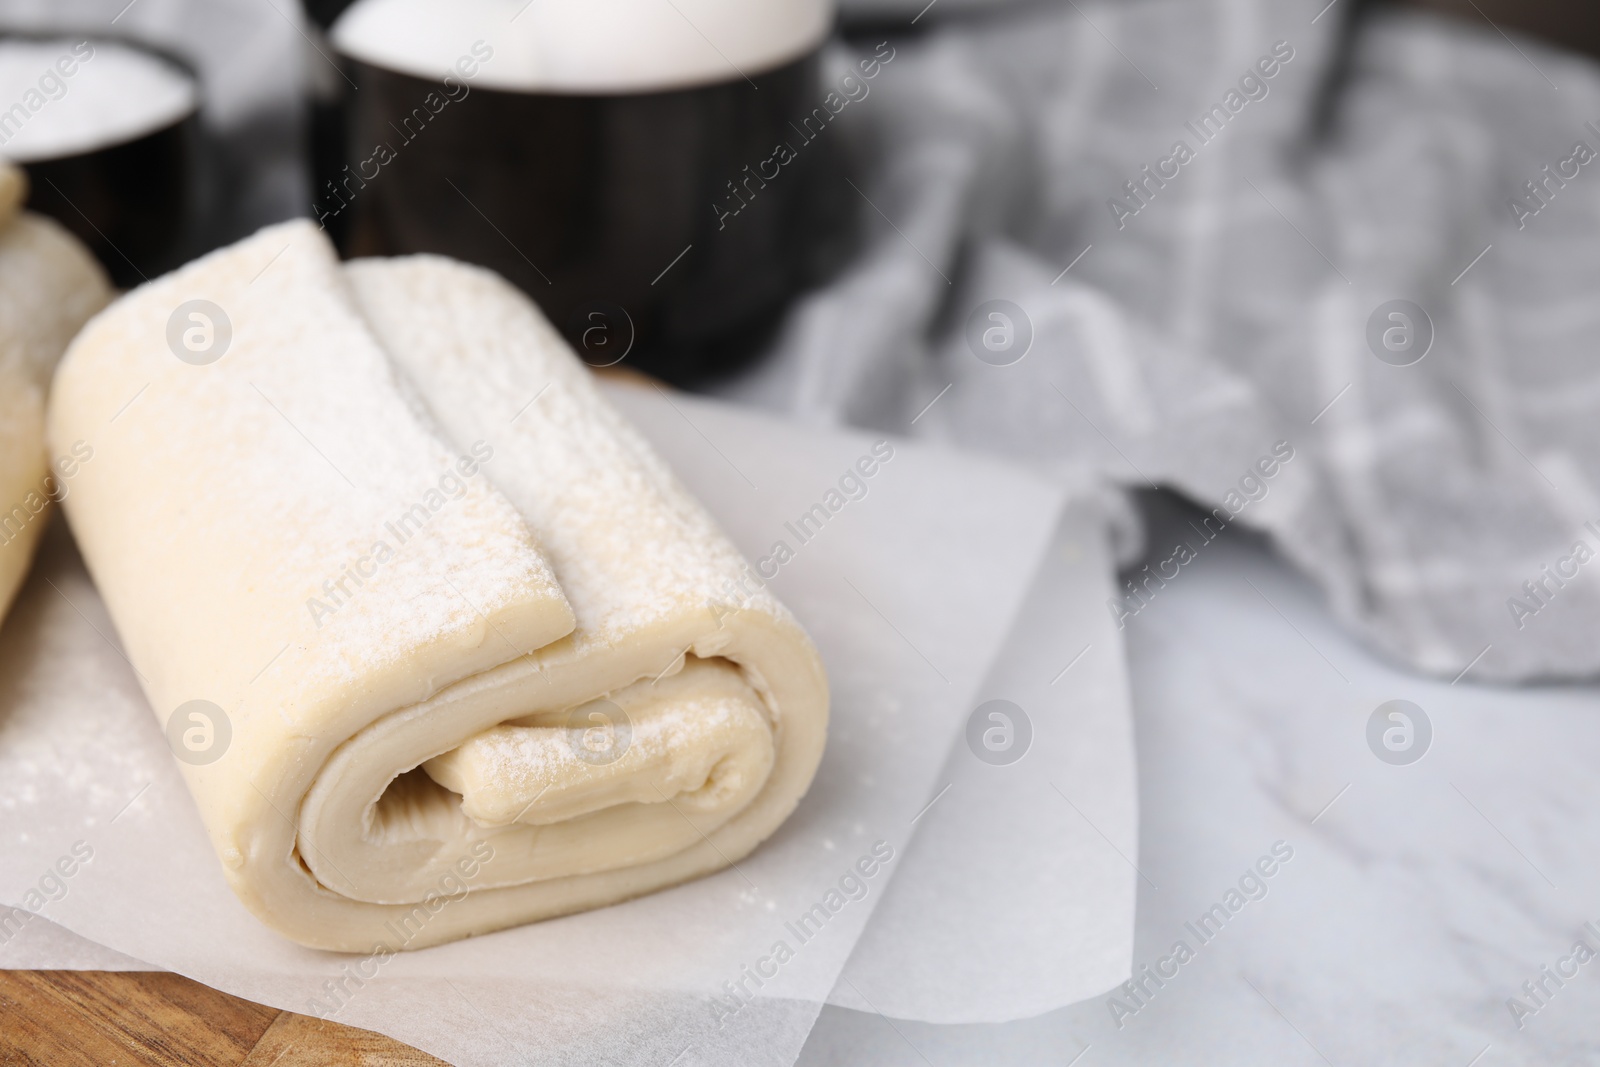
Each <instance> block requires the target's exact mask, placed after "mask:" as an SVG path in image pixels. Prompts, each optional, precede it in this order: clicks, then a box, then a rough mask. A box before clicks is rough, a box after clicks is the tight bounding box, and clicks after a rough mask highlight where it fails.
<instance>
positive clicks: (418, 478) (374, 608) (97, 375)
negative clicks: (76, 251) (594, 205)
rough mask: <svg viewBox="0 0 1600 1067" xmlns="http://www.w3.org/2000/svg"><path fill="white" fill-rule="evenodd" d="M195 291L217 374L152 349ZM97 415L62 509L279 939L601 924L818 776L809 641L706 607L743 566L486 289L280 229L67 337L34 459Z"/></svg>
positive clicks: (496, 288)
mask: <svg viewBox="0 0 1600 1067" xmlns="http://www.w3.org/2000/svg"><path fill="white" fill-rule="evenodd" d="M192 300H206V301H210V302H211V303H212V304H214V305H215V306H216V307H217V308H220V309H222V312H223V314H224V315H225V317H226V319H227V321H228V323H229V326H230V327H231V340H230V342H229V345H228V348H227V350H226V352H225V353H224V354H223V355H222V357H221V358H220V359H217V360H216V361H215V362H212V363H209V364H207V365H198V366H197V365H193V364H191V363H188V362H184V361H183V360H180V359H178V358H176V356H175V355H174V353H173V351H172V349H171V347H170V346H169V343H168V322H169V319H170V318H171V317H172V315H173V313H174V311H175V309H178V308H179V307H180V306H181V305H185V304H186V302H188V301H192ZM130 398H136V399H135V400H134V401H133V402H132V403H131V404H130V403H129V400H130ZM119 410H122V414H120V415H118V417H117V419H116V421H115V423H114V424H112V426H111V429H110V431H109V432H107V433H106V434H104V435H103V436H104V443H103V444H102V445H97V450H96V454H95V460H94V462H93V463H92V464H88V465H86V466H85V467H84V469H83V471H82V472H81V474H80V476H79V478H78V480H77V482H76V483H75V484H74V486H73V490H72V492H71V494H70V495H69V497H68V498H67V500H66V509H67V513H68V517H69V518H70V520H71V523H72V527H73V531H74V533H75V534H76V536H77V538H78V541H79V544H80V546H81V547H82V549H83V552H84V556H85V559H86V560H87V562H88V564H89V567H90V570H91V572H92V573H93V575H94V578H95V580H96V583H97V584H98V586H99V588H100V590H101V592H102V594H103V595H104V597H105V599H106V603H107V606H108V608H109V609H110V612H111V615H112V618H113V620H114V621H115V623H116V626H117V630H118V633H119V635H120V636H121V639H122V642H123V645H124V647H125V648H126V650H127V653H128V656H129V658H130V660H131V661H132V663H133V665H134V667H135V668H136V669H137V671H138V672H139V674H140V677H141V682H142V684H143V685H144V688H145V691H146V693H147V695H148V696H149V698H150V702H151V705H152V707H153V709H154V711H155V714H156V716H157V717H158V719H159V720H160V721H161V722H162V724H163V725H164V726H165V725H166V723H167V721H168V718H169V716H171V715H172V713H173V712H174V711H175V710H176V709H177V708H178V707H179V706H180V705H183V704H184V703H185V702H188V701H192V700H207V701H211V702H213V703H214V704H216V705H217V706H218V707H220V708H221V709H223V712H224V714H225V715H226V717H227V721H228V725H229V727H230V728H231V735H232V736H231V741H230V742H229V744H228V747H227V749H226V751H225V752H224V753H223V754H222V755H221V756H220V758H217V759H216V760H215V761H214V762H210V763H191V762H184V763H183V764H181V766H182V769H183V772H184V774H185V776H186V778H187V780H188V783H189V786H190V789H191V791H192V792H193V794H194V797H195V801H196V804H197V806H198V808H199V811H200V814H201V816H202V819H203V820H204V822H205V825H206V827H207V830H208V832H209V833H210V836H211V839H212V842H213V844H214V845H215V847H216V849H217V853H218V855H219V857H220V859H221V861H222V864H223V868H224V870H225V871H226V873H227V876H228V878H229V880H230V882H231V883H232V885H233V887H234V889H235V891H236V892H237V893H238V895H239V897H240V899H241V900H243V901H244V903H245V904H246V905H247V906H249V907H250V908H251V909H252V910H253V911H254V912H255V913H256V914H257V915H258V916H260V917H261V919H262V920H263V921H265V922H266V923H268V924H269V925H271V926H273V927H274V928H276V929H277V930H279V931H281V932H282V933H284V934H286V935H287V936H289V937H292V938H294V939H295V940H297V941H300V942H303V943H305V944H309V945H315V946H319V947H325V948H333V949H341V950H347V951H361V952H366V951H371V950H373V949H374V948H376V947H379V946H383V947H387V948H389V949H391V950H392V949H398V948H414V947H419V946H422V945H427V944H435V943H438V942H441V941H446V940H450V939H452V938H457V937H462V936H466V935H468V934H473V933H482V932H485V931H489V930H493V929H496V928H499V927H503V926H507V925H512V924H516V923H523V922H528V921H532V920H536V919H541V918H546V917H550V916H554V915H560V914H564V913H568V912H572V911H578V910H582V909H586V908H592V907H597V906H600V905H603V904H608V903H612V902H615V901H618V900H622V899H625V898H628V897H631V896H636V895H639V894H641V893H646V892H649V891H651V890H654V889H658V888H661V887H663V886H667V885H672V884H675V883H678V882H682V881H685V880H687V879H690V878H694V877H697V876H700V875H703V874H706V873H709V872H711V871H714V870H717V869H719V868H721V867H723V866H725V865H726V864H727V863H729V862H737V861H738V859H740V858H741V857H743V856H745V855H746V854H748V853H749V852H750V851H751V850H752V849H753V848H755V847H756V845H757V844H759V843H760V841H761V840H763V839H764V838H765V837H766V836H768V835H769V834H770V833H771V832H772V831H773V830H774V829H775V828H776V827H777V826H778V825H779V824H780V823H781V822H782V821H783V820H784V818H786V817H787V816H788V814H789V813H790V812H791V811H792V810H793V809H794V807H795V805H796V804H797V803H798V802H799V799H800V797H801V795H802V794H803V793H804V792H805V789H806V787H807V786H808V785H809V784H810V781H811V778H812V775H813V774H814V772H815V770H816V767H817V763H818V761H819V759H820V757H821V752H822V746H823V740H824V735H825V730H826V720H827V685H826V679H825V677H824V674H823V671H822V667H821V664H820V662H819V661H818V659H817V656H816V653H815V650H814V649H813V648H812V646H811V643H810V641H809V640H808V639H807V638H806V636H805V634H804V632H803V631H802V630H801V629H800V628H799V626H798V625H797V624H796V623H795V621H794V620H793V618H792V617H791V616H790V615H789V613H788V612H787V611H786V610H785V609H784V608H783V607H782V606H781V605H779V604H778V603H777V602H776V601H774V600H773V599H772V598H771V597H770V596H768V595H767V594H765V593H758V594H757V595H755V596H753V597H745V598H739V599H738V603H737V604H736V605H734V604H730V603H729V601H730V597H731V596H732V597H737V594H730V592H729V590H730V588H731V583H732V582H734V581H735V580H737V579H738V578H739V576H740V575H741V573H742V572H743V570H744V563H743V560H742V559H741V558H740V556H739V554H738V552H737V551H736V550H735V549H734V548H733V546H732V545H731V544H730V543H729V542H728V541H727V539H726V537H725V536H724V535H723V534H722V533H721V532H720V531H719V530H718V529H717V527H716V525H715V524H714V522H713V521H712V520H711V518H710V517H709V516H708V515H707V514H706V513H705V511H704V509H703V508H701V507H700V506H699V505H698V504H697V503H696V502H695V501H693V500H692V499H691V498H690V497H689V496H688V495H687V494H686V493H685V492H684V490H683V489H682V487H681V486H680V485H679V484H678V483H677V481H676V480H675V479H674V478H673V476H672V474H671V472H670V471H669V470H668V469H667V468H666V467H665V465H664V464H663V463H662V462H661V460H660V459H659V458H658V457H657V456H655V454H654V453H653V452H652V451H651V449H650V448H649V446H648V445H647V444H646V443H645V442H644V441H643V439H642V438H640V437H639V435H638V434H637V433H636V432H635V431H634V430H633V429H632V428H631V427H630V426H628V425H627V424H626V423H625V422H624V421H623V420H622V419H621V417H620V416H618V415H617V414H616V413H615V412H614V411H613V410H612V409H611V408H610V407H609V406H608V405H607V404H606V403H605V402H604V400H603V399H602V398H601V397H600V396H599V394H598V392H597V391H596V390H595V388H594V385H593V383H592V381H591V379H590V376H589V373H588V371H587V370H586V369H585V368H584V367H583V366H582V365H581V364H580V363H579V362H578V361H577V360H576V358H575V357H574V356H573V355H572V354H571V352H570V351H569V350H568V349H567V347H566V345H565V343H564V342H563V341H562V339H561V338H560V336H559V335H558V334H557V333H556V332H555V331H554V330H553V329H552V328H551V327H550V325H549V324H548V323H547V322H546V321H545V320H544V318H543V316H542V315H541V314H540V313H539V312H538V310H537V309H536V308H535V307H534V306H533V305H532V304H531V303H530V302H529V301H528V300H527V299H526V298H525V297H524V296H523V295H521V294H520V293H519V292H517V291H516V290H515V289H513V288H512V287H510V286H509V285H508V284H506V283H505V282H503V281H502V280H501V279H499V278H498V277H496V276H495V275H493V274H491V273H489V272H486V271H482V270H479V269H476V268H471V267H467V266H463V265H461V264H457V263H453V262H450V261H447V260H443V259H437V258H431V257H415V258H409V259H402V260H371V261H361V262H357V263H354V264H351V265H349V266H348V267H341V266H340V265H339V263H338V262H337V260H336V259H335V258H334V255H333V253H332V250H331V248H330V247H329V246H328V245H327V242H326V240H325V239H324V238H323V237H322V235H321V234H320V232H319V231H317V230H316V229H315V228H314V227H312V226H311V225H309V224H307V223H289V224H285V225H282V226H277V227H272V228H269V229H267V230H264V231H262V232H261V233H259V234H257V235H256V236H254V237H252V238H250V239H248V240H246V241H243V242H241V243H240V244H238V245H235V246H233V247H232V248H228V249H224V250H222V251H220V252H218V253H214V254H213V255H211V256H209V257H206V258H205V259H203V260H200V261H197V262H196V263H193V264H190V265H189V266H188V267H185V268H184V269H183V270H181V271H179V272H177V273H176V274H174V275H171V276H168V277H166V278H162V279H158V280H157V281H156V282H154V283H153V284H151V285H147V286H144V287H142V288H140V289H138V290H135V291H134V292H133V293H131V294H129V295H128V296H127V297H125V298H124V299H122V300H121V301H119V302H117V303H116V304H114V305H113V306H112V307H110V308H109V309H107V310H106V311H105V312H104V313H103V314H101V315H100V316H99V317H98V318H96V319H95V320H94V321H93V322H92V323H91V324H90V325H89V326H88V327H87V328H86V329H85V330H84V331H83V333H82V335H81V336H80V337H79V338H78V340H77V341H76V342H75V343H74V344H73V346H72V349H71V351H70V352H69V353H68V355H67V358H66V359H65V360H64V361H63V364H62V367H61V369H60V371H59V373H58V375H57V378H56V382H55V388H54V393H53V395H52V399H51V405H50V412H49V430H50V438H51V441H52V442H53V443H56V444H59V443H60V442H71V441H73V440H76V439H77V438H78V437H81V436H83V435H84V434H85V433H86V432H88V431H89V430H90V429H91V428H94V429H96V430H98V429H99V428H102V427H105V426H106V425H107V420H108V417H109V416H110V415H111V414H112V413H115V412H117V411H119ZM463 457H466V459H465V460H463ZM469 461H470V462H469ZM468 468H471V470H470V473H467V471H468ZM401 532H404V533H405V534H406V536H404V537H403V538H402V537H400V536H398V534H399V533H401ZM380 545H381V546H385V547H386V548H387V552H384V551H380V547H379V546H380ZM468 871H470V874H469V873H467V872H468ZM462 883H465V884H467V885H468V886H470V887H471V888H470V891H469V892H467V893H465V895H462V894H460V893H459V892H455V891H456V890H457V889H458V887H459V886H460V885H461V884H462ZM452 892H455V898H454V899H451V900H449V901H448V902H446V901H444V900H443V899H441V894H448V893H452Z"/></svg>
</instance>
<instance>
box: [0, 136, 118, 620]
mask: <svg viewBox="0 0 1600 1067" xmlns="http://www.w3.org/2000/svg"><path fill="white" fill-rule="evenodd" d="M25 191H26V182H25V181H24V180H23V176H22V172H21V171H19V170H16V169H15V168H13V167H10V166H7V165H6V164H5V163H3V162H0V619H4V618H5V613H6V610H7V608H9V607H10V605H11V600H12V598H13V597H14V596H15V595H16V592H17V588H18V587H19V586H21V584H22V580H23V578H24V577H25V576H26V575H27V573H28V565H29V564H30V563H31V562H32V560H33V552H34V548H35V546H36V545H37V544H38V541H39V535H40V533H41V532H43V530H44V527H45V525H46V524H47V523H48V522H49V506H50V504H51V503H52V502H53V501H55V500H57V499H59V498H60V497H61V496H62V494H63V493H66V492H68V491H70V489H71V476H72V475H75V474H76V473H77V468H78V465H79V464H80V463H82V462H83V461H84V459H85V457H86V455H90V454H92V447H93V446H92V445H89V444H88V442H81V443H80V442H78V441H76V440H74V441H68V442H67V448H66V450H64V451H63V452H61V453H59V454H58V458H57V460H56V461H54V462H52V461H51V460H50V459H49V457H47V456H46V454H45V440H44V412H45V390H46V386H47V385H48V384H49V381H50V374H51V372H52V371H53V370H54V369H55V365H56V361H57V360H58V359H60V358H61V353H62V352H64V351H66V348H67V343H68V342H69V341H71V340H72V335H73V334H75V333H77V332H78V328H79V327H80V326H82V325H83V324H84V322H85V321H87V320H88V318H89V316H90V315H93V314H94V313H95V312H96V311H98V310H100V309H101V308H102V307H104V306H105V303H106V301H107V300H109V299H110V298H111V287H110V285H109V283H108V282H107V281H106V277H105V273H104V272H103V271H102V270H101V269H100V265H99V264H98V263H96V262H95V261H94V258H93V257H92V256H91V255H90V254H89V252H88V250H87V249H85V248H84V247H83V246H82V245H81V244H79V243H78V241H77V239H76V238H74V237H73V236H72V235H71V234H69V233H67V232H66V231H65V230H63V229H62V228H61V227H59V226H57V225H56V224H55V223H54V222H51V221H50V220H49V219H46V218H44V217H42V216H39V215H31V214H28V213H26V212H19V211H18V210H17V209H18V206H19V205H20V203H21V200H22V198H23V195H24V193H25ZM74 445H77V448H76V449H74V448H73V446H74Z"/></svg>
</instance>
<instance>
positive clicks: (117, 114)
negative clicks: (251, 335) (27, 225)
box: [0, 33, 201, 288]
mask: <svg viewBox="0 0 1600 1067" xmlns="http://www.w3.org/2000/svg"><path fill="white" fill-rule="evenodd" d="M15 45H25V46H26V45H31V46H32V47H31V49H27V50H26V51H24V53H23V54H24V55H31V54H33V53H34V52H37V53H38V54H39V58H48V59H49V60H50V61H49V62H47V63H43V64H42V65H41V64H40V63H39V62H38V61H37V60H35V61H34V66H38V67H39V79H40V80H41V82H44V81H45V80H46V79H49V80H48V83H47V86H46V85H41V86H40V87H39V90H38V93H37V95H34V94H32V93H23V94H20V95H19V98H18V99H17V100H15V101H7V100H0V136H4V138H5V139H4V141H3V142H0V155H3V156H5V157H6V158H7V159H10V160H11V161H12V162H14V163H16V164H18V165H20V166H21V167H22V168H23V170H25V171H26V172H27V174H28V179H29V184H30V187H31V188H30V193H29V198H28V208H29V210H32V211H37V212H39V213H40V214H43V215H48V216H49V217H51V218H53V219H55V220H56V221H57V222H59V223H61V225H62V226H64V227H66V228H67V229H68V230H70V231H71V232H72V233H73V234H74V235H75V236H76V237H78V238H79V239H80V240H82V241H83V242H84V244H86V245H87V246H88V247H89V248H90V249H91V250H92V251H93V252H94V254H95V256H96V257H97V258H98V259H99V260H100V262H101V263H102V264H103V265H104V266H105V268H106V270H107V272H108V273H109V274H110V275H111V278H112V280H113V281H114V282H115V283H116V284H117V285H118V286H121V287H124V288H127V287H131V286H134V285H137V284H139V283H140V282H143V281H145V280H146V279H148V278H154V277H156V276H157V275H159V274H162V273H165V272H166V271H168V270H171V269H173V268H174V267H177V266H179V265H180V264H182V263H183V262H184V261H185V260H186V259H187V258H189V256H190V255H191V254H192V251H193V248H194V241H195V237H196V232H195V231H196V223H197V205H198V204H199V202H200V197H199V195H198V185H199V177H198V168H199V159H200V151H201V145H200V130H199V118H198V115H199V101H200V93H199V89H198V84H199V83H198V78H197V76H196V74H195V72H194V71H193V69H192V68H190V67H189V66H188V65H186V64H185V63H183V62H182V61H181V60H179V59H177V58H175V57H173V56H171V55H168V54H166V53H163V52H159V51H157V50H155V49H152V48H149V47H148V46H145V45H142V44H135V43H132V42H128V41H123V40H114V39H107V38H100V37H93V38H89V39H87V40H85V39H84V38H81V37H69V36H65V35H60V36H51V37H41V36H30V35H19V34H9V33H8V34H5V35H0V48H4V47H6V46H15ZM6 56H8V57H9V58H5V59H4V61H5V62H8V63H12V64H15V63H18V62H27V60H26V59H19V58H18V56H17V55H16V54H15V51H13V52H8V53H6ZM96 63H99V66H98V67H97V66H96V65H95V64H96ZM68 70H71V73H70V74H68V73H65V72H66V71H68ZM28 71H29V73H30V74H31V68H28ZM52 74H53V78H52V77H51V75H52ZM91 79H93V85H92V86H91V85H89V84H86V82H87V81H89V80H91ZM157 83H162V89H161V91H162V93H163V94H164V95H165V97H166V99H164V100H160V101H156V100H152V101H150V103H151V106H150V107H144V103H143V102H142V101H140V100H139V99H137V94H138V93H140V92H142V91H146V90H147V89H148V88H149V87H150V86H151V85H153V84H157ZM180 85H186V86H187V92H182V91H180V90H179V89H178V88H177V87H178V86H180ZM58 86H59V89H57V87H58ZM57 91H59V95H55V93H56V92H57ZM74 92H77V93H78V94H79V95H78V96H77V97H74V96H73V94H74ZM108 92H114V93H116V94H117V96H118V98H117V100H116V106H115V108H113V109H111V110H108V111H106V112H105V113H104V116H103V120H101V119H97V118H96V116H95V114H94V113H93V110H92V109H93V105H94V100H93V99H91V100H89V101H85V100H84V99H83V94H85V93H88V94H91V97H93V98H94V99H104V97H103V96H101V95H99V94H106V93H108ZM181 98H186V99H187V103H186V104H183V105H179V104H175V103H174V101H176V100H179V99H181ZM41 100H42V101H43V103H42V104H40V105H39V106H36V107H35V106H31V105H32V104H35V103H38V102H39V101H41ZM69 101H70V103H69ZM86 104H87V105H89V107H90V110H89V111H88V112H86V111H85V110H84V107H85V105H86ZM19 108H20V110H18V109H19ZM68 108H70V109H71V111H68ZM141 108H143V110H142V111H141ZM6 109H9V110H6ZM8 119H9V120H10V121H9V122H8V121H7V120H8ZM52 122H54V123H55V124H56V125H55V127H54V128H52V127H51V126H50V125H49V124H51V123H52ZM67 122H71V123H73V124H74V125H73V128H72V132H71V135H70V136H63V135H62V134H61V133H60V131H61V130H62V128H63V126H64V124H66V123H67ZM41 124H43V125H41ZM41 130H42V131H44V132H45V134H46V135H45V136H42V137H41V136H39V133H40V131H41Z"/></svg>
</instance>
